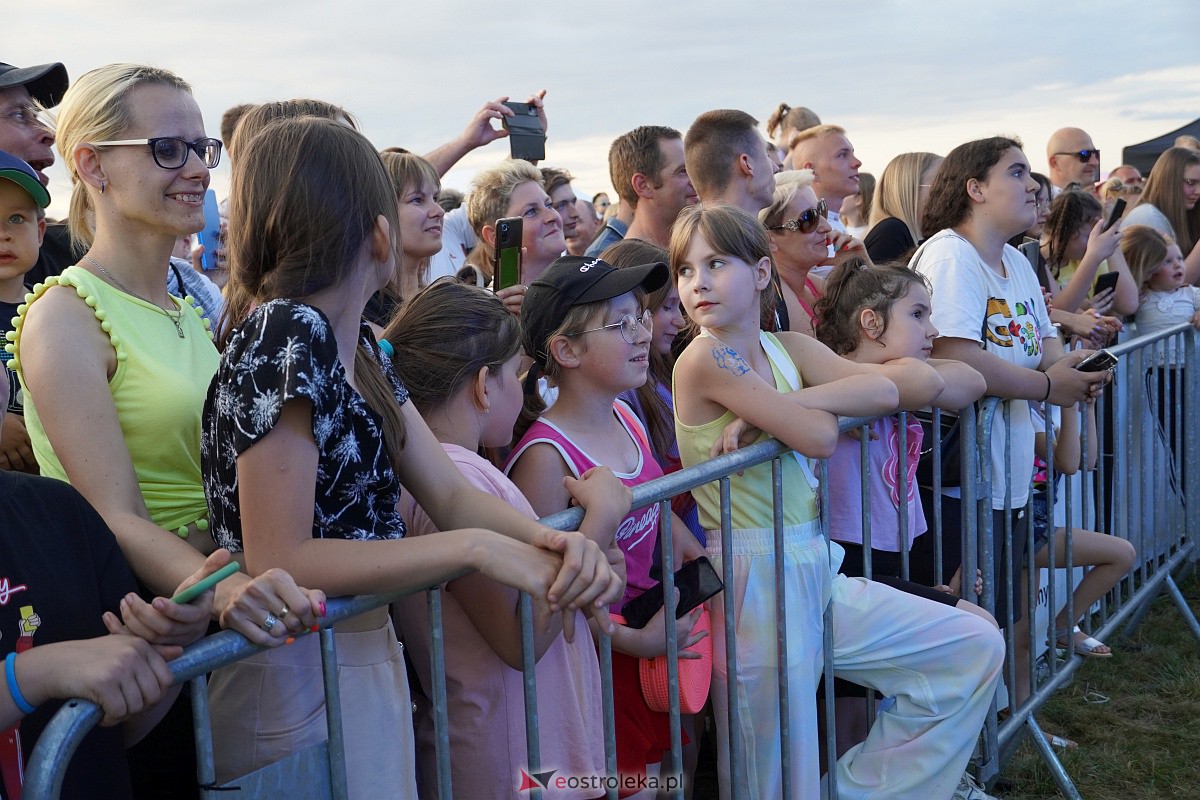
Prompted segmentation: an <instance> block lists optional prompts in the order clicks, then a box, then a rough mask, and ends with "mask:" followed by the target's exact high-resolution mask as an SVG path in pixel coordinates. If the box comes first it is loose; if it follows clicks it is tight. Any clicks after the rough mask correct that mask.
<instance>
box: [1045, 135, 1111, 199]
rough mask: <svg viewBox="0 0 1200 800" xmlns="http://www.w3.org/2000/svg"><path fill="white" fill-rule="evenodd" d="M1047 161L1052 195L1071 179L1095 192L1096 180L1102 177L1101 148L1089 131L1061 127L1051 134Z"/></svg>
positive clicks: (1047, 145) (1055, 194)
mask: <svg viewBox="0 0 1200 800" xmlns="http://www.w3.org/2000/svg"><path fill="white" fill-rule="evenodd" d="M1046 161H1047V162H1048V163H1049V165H1050V169H1049V171H1048V173H1047V174H1048V177H1049V178H1050V184H1051V186H1052V188H1051V190H1050V194H1051V195H1052V196H1054V197H1057V196H1058V195H1059V193H1060V192H1062V190H1063V189H1065V188H1066V187H1067V186H1069V185H1070V184H1072V183H1078V184H1079V185H1080V186H1081V187H1083V188H1084V189H1086V190H1087V191H1090V192H1093V193H1094V192H1095V185H1096V181H1097V180H1099V178H1100V151H1099V150H1097V149H1096V145H1094V144H1092V137H1091V136H1088V133H1087V131H1084V130H1081V129H1079V128H1059V129H1058V130H1056V131H1055V132H1054V133H1052V134H1050V141H1048V142H1047V143H1046Z"/></svg>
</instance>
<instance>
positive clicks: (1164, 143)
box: [1121, 119, 1200, 175]
mask: <svg viewBox="0 0 1200 800" xmlns="http://www.w3.org/2000/svg"><path fill="white" fill-rule="evenodd" d="M1184 135H1190V136H1196V137H1200V119H1194V120H1192V121H1191V122H1189V123H1188V124H1187V125H1184V126H1183V127H1182V128H1178V129H1176V130H1173V131H1171V132H1170V133H1164V134H1163V135H1162V136H1156V137H1154V138H1153V139H1147V140H1146V141H1144V142H1141V143H1139V144H1131V145H1129V146H1128V147H1126V148H1125V149H1124V150H1122V151H1121V163H1122V164H1132V165H1133V166H1135V167H1137V168H1138V171H1139V172H1141V173H1142V174H1143V175H1146V174H1148V173H1149V172H1150V168H1151V167H1153V166H1154V162H1155V161H1157V160H1158V157H1159V156H1160V155H1162V152H1163V151H1164V150H1167V149H1169V148H1171V147H1174V146H1175V137H1176V136H1184Z"/></svg>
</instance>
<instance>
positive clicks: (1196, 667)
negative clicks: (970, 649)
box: [1001, 572, 1200, 800]
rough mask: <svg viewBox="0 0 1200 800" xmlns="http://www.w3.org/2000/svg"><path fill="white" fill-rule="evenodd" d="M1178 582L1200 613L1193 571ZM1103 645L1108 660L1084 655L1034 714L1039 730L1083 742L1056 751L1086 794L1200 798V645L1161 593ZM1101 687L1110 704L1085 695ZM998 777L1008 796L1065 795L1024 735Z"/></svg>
mask: <svg viewBox="0 0 1200 800" xmlns="http://www.w3.org/2000/svg"><path fill="white" fill-rule="evenodd" d="M1180 589H1181V590H1182V592H1183V595H1184V597H1185V598H1186V599H1187V601H1188V605H1189V606H1190V607H1191V609H1192V613H1193V614H1197V615H1200V578H1198V577H1197V575H1196V573H1194V572H1193V573H1192V574H1190V575H1189V576H1188V577H1187V579H1186V580H1184V581H1182V582H1180ZM1108 644H1109V645H1110V646H1111V647H1112V648H1113V653H1114V654H1113V657H1112V658H1092V659H1085V662H1086V663H1084V664H1083V665H1082V666H1081V667H1080V669H1079V670H1078V671H1077V672H1076V673H1075V677H1074V681H1073V683H1072V684H1071V685H1070V686H1069V687H1066V688H1065V689H1063V690H1062V691H1061V692H1059V693H1058V694H1057V695H1055V696H1054V697H1053V698H1051V700H1050V701H1049V702H1048V703H1047V704H1046V706H1045V707H1044V708H1043V709H1042V711H1041V712H1040V713H1039V714H1038V721H1039V723H1040V724H1041V726H1042V728H1043V729H1044V730H1046V731H1048V732H1051V733H1056V734H1058V735H1060V736H1066V737H1068V738H1071V739H1074V740H1075V741H1076V742H1078V743H1079V749H1078V750H1074V751H1071V752H1063V751H1059V757H1060V758H1061V760H1062V763H1063V766H1064V767H1065V768H1066V771H1067V774H1068V775H1070V776H1071V779H1072V780H1073V781H1074V782H1075V787H1076V788H1077V789H1078V790H1079V793H1080V794H1081V795H1082V796H1083V797H1085V798H1087V800H1162V799H1163V798H1198V797H1200V642H1197V641H1196V639H1195V637H1194V636H1193V635H1192V632H1191V629H1190V628H1189V627H1188V626H1187V625H1186V624H1185V623H1184V621H1183V618H1182V616H1181V615H1180V613H1179V610H1178V609H1177V607H1176V606H1175V603H1174V602H1173V601H1172V600H1171V598H1170V597H1169V596H1168V595H1165V594H1164V595H1161V596H1160V597H1158V598H1157V599H1156V600H1155V601H1154V604H1153V607H1152V608H1151V610H1150V612H1149V614H1148V615H1147V616H1146V618H1145V620H1144V621H1143V622H1142V624H1141V625H1140V626H1139V627H1138V629H1137V630H1136V631H1135V632H1134V634H1133V636H1132V637H1130V638H1129V639H1116V640H1109V642H1108ZM1097 694H1099V695H1104V696H1107V697H1108V698H1109V700H1108V702H1107V703H1103V704H1097V703H1094V702H1088V700H1089V699H1093V700H1094V699H1095V697H1096V695H1097ZM1001 775H1002V777H1003V778H1004V779H1006V780H1008V781H1010V782H1011V784H1012V788H1011V790H1009V791H1008V793H1007V794H1004V795H1003V796H1004V797H1006V798H1010V799H1011V800H1040V799H1041V798H1054V797H1060V796H1061V795H1060V794H1059V792H1058V787H1057V785H1056V784H1055V783H1054V779H1053V778H1052V777H1051V775H1050V772H1049V770H1047V769H1046V767H1045V765H1044V764H1043V762H1042V760H1041V757H1040V756H1039V755H1038V754H1037V752H1036V751H1035V750H1034V748H1033V747H1032V745H1030V744H1029V743H1028V741H1026V742H1023V743H1022V744H1021V745H1020V746H1019V747H1018V749H1017V751H1016V753H1015V754H1014V756H1013V758H1012V760H1011V761H1010V762H1009V763H1008V764H1007V765H1005V767H1004V769H1003V771H1002V773H1001Z"/></svg>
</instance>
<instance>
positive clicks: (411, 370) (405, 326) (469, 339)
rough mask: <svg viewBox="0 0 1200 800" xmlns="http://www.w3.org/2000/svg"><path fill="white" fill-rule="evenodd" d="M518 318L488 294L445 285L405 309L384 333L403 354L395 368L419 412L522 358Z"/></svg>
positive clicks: (460, 285)
mask: <svg viewBox="0 0 1200 800" xmlns="http://www.w3.org/2000/svg"><path fill="white" fill-rule="evenodd" d="M520 327H521V326H520V323H519V322H517V318H516V317H514V316H513V315H512V314H511V313H509V311H508V309H506V308H505V307H504V303H502V302H500V299H499V298H498V297H496V295H494V294H492V293H491V292H489V291H488V290H487V289H480V288H478V287H476V286H468V285H466V284H463V283H458V282H457V281H452V280H448V279H443V280H439V281H436V282H434V283H432V284H430V285H429V286H427V287H425V288H424V289H423V290H421V291H420V292H419V293H418V294H417V295H416V296H415V297H413V298H412V299H410V300H409V301H408V302H407V303H405V304H404V306H403V308H401V309H400V312H399V313H398V314H397V315H396V316H395V317H393V318H392V321H391V322H389V323H388V326H387V328H386V329H385V330H384V332H383V338H384V339H386V340H387V341H388V342H390V343H391V344H392V346H393V348H395V350H396V352H397V353H399V354H400V355H398V356H397V357H396V358H395V359H394V360H393V366H394V367H395V369H396V374H397V375H399V376H400V379H401V381H403V382H404V386H405V388H407V389H408V392H409V395H410V396H411V397H412V400H413V402H414V403H416V404H417V408H418V409H419V410H420V411H422V412H427V411H431V410H433V409H435V408H437V407H438V406H440V405H441V404H443V403H445V402H446V401H447V400H449V399H450V398H452V397H453V396H454V395H456V394H458V392H459V390H460V389H462V387H463V386H464V385H466V384H467V382H468V381H470V380H471V379H473V378H474V377H475V375H476V374H477V373H478V372H479V370H480V369H482V368H483V367H489V368H491V369H492V370H493V371H494V370H497V369H499V368H500V366H501V365H503V364H504V363H505V362H506V361H508V360H509V359H510V358H512V357H513V356H515V355H516V354H517V353H519V352H521V330H520Z"/></svg>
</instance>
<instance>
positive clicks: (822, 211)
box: [767, 197, 829, 233]
mask: <svg viewBox="0 0 1200 800" xmlns="http://www.w3.org/2000/svg"><path fill="white" fill-rule="evenodd" d="M828 216H829V207H828V206H826V205H825V198H823V197H822V198H821V199H820V200H818V201H817V205H816V208H809V209H806V210H804V211H802V212H800V216H798V217H796V218H795V219H788V220H784V222H783V224H782V225H772V226H771V227H770V228H767V230H769V231H799V232H800V233H812V232H813V231H815V230H816V229H817V225H818V224H820V220H821V219H822V218H824V217H828Z"/></svg>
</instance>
